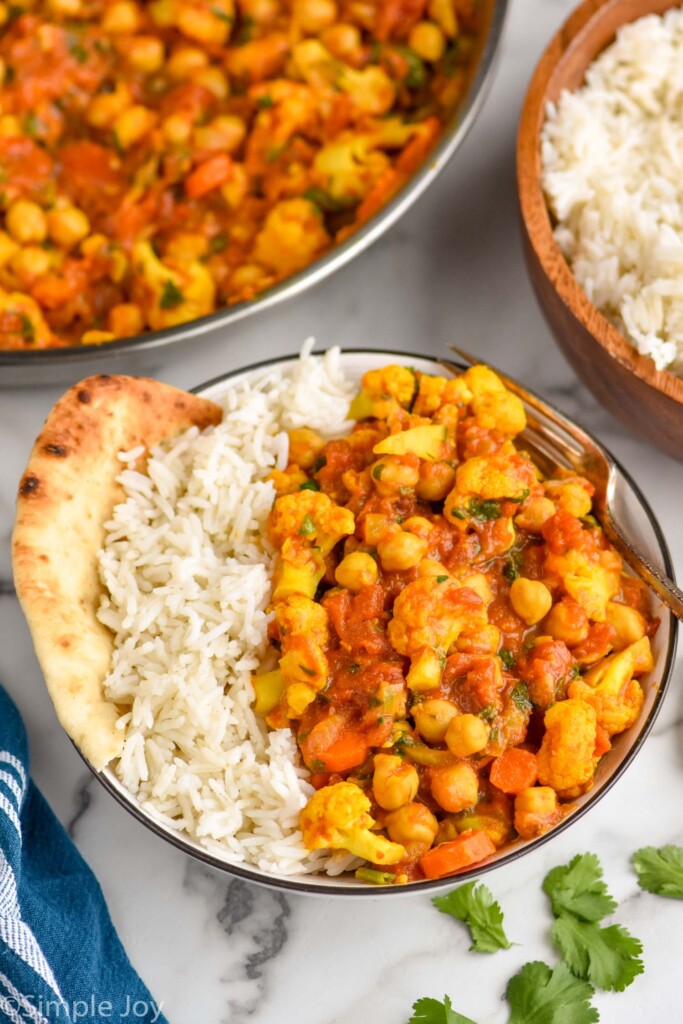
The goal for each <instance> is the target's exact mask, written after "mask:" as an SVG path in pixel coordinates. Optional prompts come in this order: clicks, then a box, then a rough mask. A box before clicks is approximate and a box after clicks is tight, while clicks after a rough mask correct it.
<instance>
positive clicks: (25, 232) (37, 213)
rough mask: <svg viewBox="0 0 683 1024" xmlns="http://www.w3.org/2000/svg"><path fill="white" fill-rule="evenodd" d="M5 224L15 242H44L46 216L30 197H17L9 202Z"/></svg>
mask: <svg viewBox="0 0 683 1024" xmlns="http://www.w3.org/2000/svg"><path fill="white" fill-rule="evenodd" d="M5 226H6V228H7V230H8V231H9V233H10V235H11V236H12V238H14V239H15V241H17V242H23V243H27V242H44V241H45V238H46V236H47V218H46V217H45V214H44V213H43V211H42V209H41V208H40V206H38V204H37V203H33V202H31V200H30V199H17V200H15V202H13V203H12V204H11V206H10V208H9V209H8V211H7V213H6V215H5Z"/></svg>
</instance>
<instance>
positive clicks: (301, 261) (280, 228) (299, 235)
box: [253, 199, 331, 275]
mask: <svg viewBox="0 0 683 1024" xmlns="http://www.w3.org/2000/svg"><path fill="white" fill-rule="evenodd" d="M330 242H331V238H330V236H329V235H328V233H327V231H326V230H325V225H324V224H323V222H322V218H321V216H320V211H319V210H318V207H317V206H316V205H315V203H311V202H309V200H308V199H283V200H282V201H281V202H279V203H276V205H275V206H274V207H273V208H272V210H270V212H269V213H268V216H267V217H266V220H265V223H264V225H263V227H262V228H261V230H260V231H259V233H258V235H257V236H256V242H255V244H254V252H253V258H254V259H255V260H256V261H257V262H258V263H261V264H262V265H263V266H264V267H268V268H269V269H270V270H274V271H275V273H277V274H282V275H287V274H293V273H294V272H295V271H297V270H301V268H302V267H306V266H308V264H309V263H310V262H311V261H312V260H313V259H315V257H316V256H317V255H318V254H319V253H320V252H321V251H322V250H323V249H325V248H326V247H327V246H328V245H329V244H330Z"/></svg>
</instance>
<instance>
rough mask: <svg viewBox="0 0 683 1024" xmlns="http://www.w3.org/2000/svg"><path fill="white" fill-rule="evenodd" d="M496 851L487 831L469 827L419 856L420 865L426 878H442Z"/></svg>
mask: <svg viewBox="0 0 683 1024" xmlns="http://www.w3.org/2000/svg"><path fill="white" fill-rule="evenodd" d="M495 852H496V848H495V846H494V845H493V842H492V840H491V837H490V836H489V834H488V832H484V831H483V830H482V829H476V830H474V829H469V830H468V831H467V832H463V833H462V834H461V835H459V836H458V838H457V839H453V840H451V842H450V843H441V844H440V845H439V846H435V847H434V849H433V850H428V851H427V853H423V854H422V856H421V857H420V867H421V868H422V871H423V874H424V875H425V877H426V878H443V877H444V876H445V875H454V874H455V872H456V871H463V870H464V869H465V868H469V867H470V866H471V865H472V864H478V863H479V861H480V860H485V859H486V857H490V856H491V854H492V853H495Z"/></svg>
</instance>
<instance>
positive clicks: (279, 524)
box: [269, 491, 355, 555]
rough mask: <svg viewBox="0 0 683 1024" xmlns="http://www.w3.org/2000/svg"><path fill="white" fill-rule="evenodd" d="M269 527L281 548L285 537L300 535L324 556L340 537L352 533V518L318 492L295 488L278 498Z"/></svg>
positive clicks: (276, 543) (350, 514) (346, 511)
mask: <svg viewBox="0 0 683 1024" xmlns="http://www.w3.org/2000/svg"><path fill="white" fill-rule="evenodd" d="M269 526H270V535H271V538H272V540H273V543H274V544H275V545H276V546H278V547H282V546H283V545H284V543H285V541H287V540H288V539H294V538H301V539H302V540H303V542H304V543H306V542H307V543H308V544H309V545H311V546H313V545H315V546H316V547H318V548H320V552H321V554H323V555H327V554H329V552H330V551H331V550H332V548H333V547H334V546H335V544H336V543H337V542H338V541H340V540H341V539H342V537H346V536H348V535H350V534H352V533H353V531H354V529H355V521H354V518H353V513H351V512H349V510H348V509H346V508H342V507H341V506H340V505H335V504H334V502H333V501H331V500H330V499H329V498H328V496H327V495H326V494H323V493H322V492H321V491H298V492H297V493H296V494H285V495H283V496H282V497H281V498H277V500H276V502H275V505H274V506H273V511H272V512H271V513H270V518H269Z"/></svg>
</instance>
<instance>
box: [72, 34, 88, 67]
mask: <svg viewBox="0 0 683 1024" xmlns="http://www.w3.org/2000/svg"><path fill="white" fill-rule="evenodd" d="M69 53H70V54H71V56H72V57H73V59H74V60H76V61H78V63H79V64H85V62H86V61H87V59H88V56H89V54H88V51H87V50H86V48H85V46H84V45H83V43H82V42H80V40H78V39H73V40H71V41H70V42H69Z"/></svg>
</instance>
